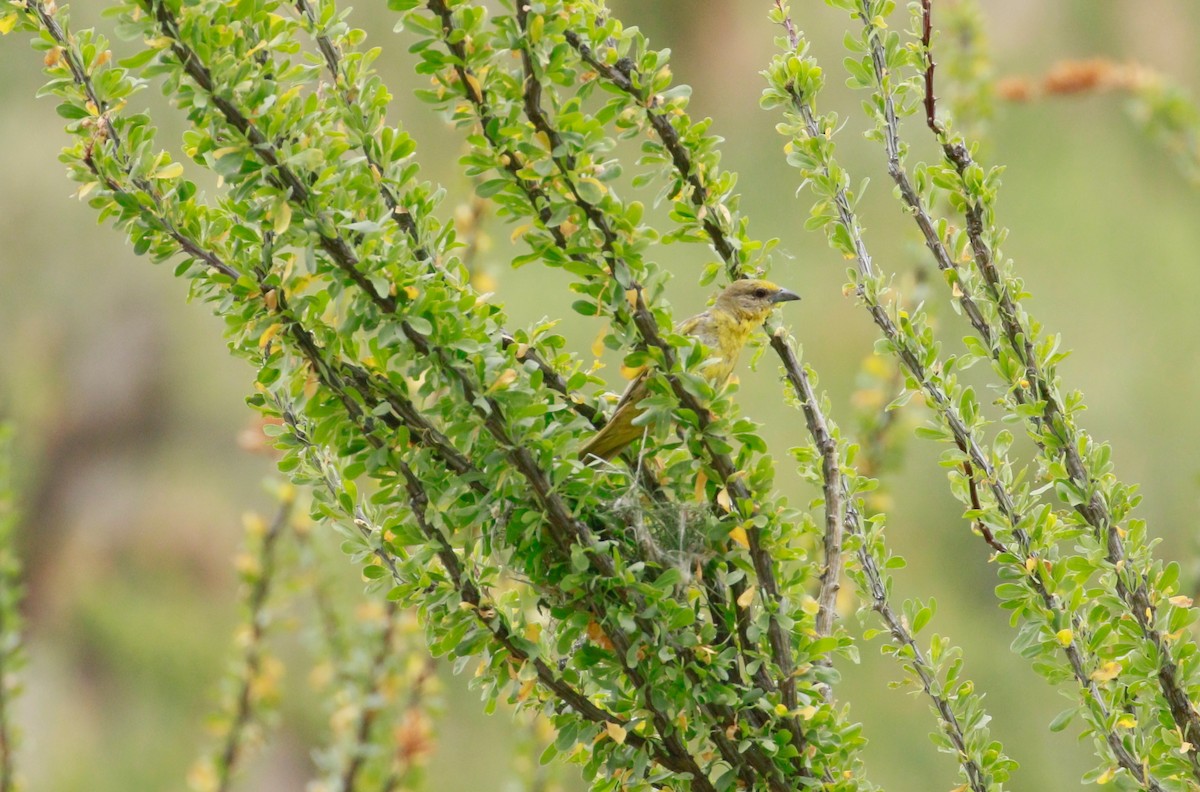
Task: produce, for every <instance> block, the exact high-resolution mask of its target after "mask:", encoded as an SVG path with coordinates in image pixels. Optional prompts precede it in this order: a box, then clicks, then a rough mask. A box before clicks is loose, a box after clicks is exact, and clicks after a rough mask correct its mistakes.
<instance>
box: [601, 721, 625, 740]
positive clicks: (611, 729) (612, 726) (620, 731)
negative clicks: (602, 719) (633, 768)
mask: <svg viewBox="0 0 1200 792" xmlns="http://www.w3.org/2000/svg"><path fill="white" fill-rule="evenodd" d="M604 728H605V730H606V731H607V732H608V736H609V737H611V738H612V741H613V742H615V743H616V744H617V745H624V744H625V734H626V732H625V728H624V727H623V726H621V725H620V724H616V723H606V724H604Z"/></svg>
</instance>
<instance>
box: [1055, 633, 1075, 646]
mask: <svg viewBox="0 0 1200 792" xmlns="http://www.w3.org/2000/svg"><path fill="white" fill-rule="evenodd" d="M1054 637H1055V638H1057V639H1058V642H1059V643H1060V644H1062V645H1063V646H1070V645H1071V641H1073V640H1074V639H1075V633H1073V632H1071V631H1070V630H1067V629H1062V630H1059V631H1058V632H1057V633H1055V634H1054Z"/></svg>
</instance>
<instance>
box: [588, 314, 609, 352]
mask: <svg viewBox="0 0 1200 792" xmlns="http://www.w3.org/2000/svg"><path fill="white" fill-rule="evenodd" d="M606 335H608V323H607V322H605V323H604V326H603V327H601V328H600V332H599V333H596V340H595V341H593V342H592V357H600V356H601V355H603V354H604V336H606Z"/></svg>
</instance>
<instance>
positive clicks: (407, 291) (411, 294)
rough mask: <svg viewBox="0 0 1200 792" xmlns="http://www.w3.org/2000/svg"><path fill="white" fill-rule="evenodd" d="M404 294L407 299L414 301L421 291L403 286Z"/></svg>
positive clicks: (413, 287)
mask: <svg viewBox="0 0 1200 792" xmlns="http://www.w3.org/2000/svg"><path fill="white" fill-rule="evenodd" d="M404 293H405V294H406V295H408V299H410V300H415V299H417V297H418V296H419V295H420V294H421V290H420V289H418V288H417V287H416V286H405V287H404Z"/></svg>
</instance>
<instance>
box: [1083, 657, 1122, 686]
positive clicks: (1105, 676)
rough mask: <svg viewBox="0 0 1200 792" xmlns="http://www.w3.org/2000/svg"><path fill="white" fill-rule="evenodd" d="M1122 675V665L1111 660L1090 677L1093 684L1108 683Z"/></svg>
mask: <svg viewBox="0 0 1200 792" xmlns="http://www.w3.org/2000/svg"><path fill="white" fill-rule="evenodd" d="M1120 673H1121V664H1120V663H1118V662H1116V661H1115V660H1109V661H1108V662H1107V663H1105V664H1104V665H1102V666H1100V667H1099V668H1097V669H1096V670H1095V671H1093V672H1092V673H1091V674H1090V675H1089V676H1090V677H1091V679H1092V681H1093V682H1107V681H1108V680H1110V679H1116V678H1117V676H1118V675H1120Z"/></svg>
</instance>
